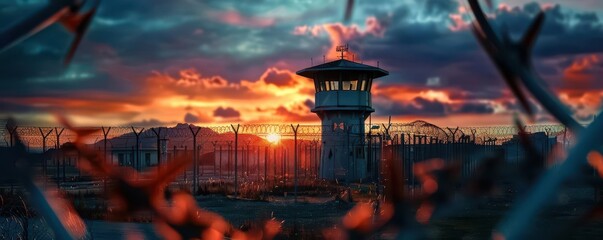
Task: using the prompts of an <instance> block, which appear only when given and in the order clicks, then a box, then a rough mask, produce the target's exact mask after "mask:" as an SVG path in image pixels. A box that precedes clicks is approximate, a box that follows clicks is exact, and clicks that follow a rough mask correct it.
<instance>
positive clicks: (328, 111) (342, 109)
mask: <svg viewBox="0 0 603 240" xmlns="http://www.w3.org/2000/svg"><path fill="white" fill-rule="evenodd" d="M338 51H341V53H342V55H341V59H339V60H337V61H332V62H328V63H324V64H320V65H317V66H313V67H310V68H306V69H303V70H300V71H298V72H297V74H298V75H301V76H304V77H307V78H311V79H313V80H314V86H315V89H316V95H315V106H314V108H313V109H312V112H314V113H316V114H317V115H318V117H320V119H321V121H322V128H323V129H322V136H321V137H322V143H323V149H322V150H323V153H322V158H321V161H320V173H319V175H320V177H321V178H324V179H331V180H333V179H346V180H358V179H363V178H366V177H367V176H369V171H372V170H373V167H371V166H373V164H372V163H371V162H370V161H369V158H368V157H367V156H368V154H367V153H366V151H367V148H366V147H365V144H364V143H365V137H364V133H365V131H364V121H365V120H366V119H367V118H368V117H369V115H370V114H371V113H372V112H374V111H375V109H373V107H372V103H371V85H372V83H373V79H375V78H379V77H383V76H387V75H388V74H389V73H388V72H387V71H385V70H383V69H381V68H378V67H373V66H369V65H365V64H360V63H356V62H353V61H348V60H346V59H344V58H343V52H345V51H347V47H345V48H343V47H338Z"/></svg>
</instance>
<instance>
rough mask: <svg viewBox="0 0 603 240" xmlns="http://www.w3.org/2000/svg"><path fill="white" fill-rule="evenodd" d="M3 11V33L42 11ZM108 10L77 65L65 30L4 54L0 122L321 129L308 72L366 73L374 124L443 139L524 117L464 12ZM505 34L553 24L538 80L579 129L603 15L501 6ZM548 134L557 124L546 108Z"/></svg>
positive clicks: (602, 48)
mask: <svg viewBox="0 0 603 240" xmlns="http://www.w3.org/2000/svg"><path fill="white" fill-rule="evenodd" d="M45 3H46V1H39V0H0V22H2V23H3V24H2V25H1V26H0V28H2V27H5V26H7V25H6V24H4V23H10V22H14V21H17V20H20V19H22V18H23V17H25V16H27V15H29V14H31V13H33V12H34V11H35V10H37V9H39V8H40V7H42V6H44V4H45ZM345 3H346V1H344V0H292V1H281V0H254V1H226V0H217V1H194V0H172V1H166V0H127V1H112V0H109V1H103V2H102V3H101V7H100V9H99V12H98V13H97V16H96V18H95V19H94V22H93V23H92V26H91V28H90V30H89V32H88V34H87V36H86V38H85V39H84V41H83V42H82V44H81V45H80V48H79V50H78V52H77V54H76V56H75V58H74V60H73V62H72V64H71V65H70V66H69V67H68V68H65V67H63V64H62V61H63V57H64V55H65V52H66V49H67V47H68V45H69V44H70V42H71V40H72V36H70V35H69V34H68V33H67V32H66V31H65V30H64V29H63V28H62V27H61V26H60V25H56V24H55V25H53V26H51V27H49V28H48V29H46V30H44V31H42V32H40V33H39V34H37V35H35V36H33V37H31V38H29V39H27V40H26V41H24V42H21V43H20V44H19V45H16V46H14V47H13V48H11V49H9V50H7V51H5V52H2V53H0V63H1V64H0V74H1V77H0V82H1V84H2V85H1V87H0V118H6V117H8V116H13V117H15V118H17V120H19V121H21V122H24V123H25V124H28V125H32V124H42V125H52V124H53V121H54V119H53V115H52V114H53V113H54V112H64V113H67V114H68V115H69V116H71V118H72V119H73V120H75V121H76V122H78V123H79V124H83V125H138V126H158V125H169V126H172V125H175V124H176V123H179V122H180V123H181V122H188V123H195V124H201V125H202V124H225V123H258V122H262V123H281V122H298V123H318V121H319V119H318V117H317V116H316V115H315V114H313V113H311V112H310V110H309V109H310V108H311V107H312V106H313V105H314V102H313V99H314V89H313V83H312V82H311V81H310V80H309V79H305V78H303V77H299V76H296V75H295V72H296V71H297V70H300V69H303V68H306V67H310V59H311V58H313V60H314V64H317V63H322V59H323V55H326V57H327V61H329V60H334V59H335V56H336V54H337V53H336V52H335V51H334V48H335V46H336V45H339V44H345V43H348V44H349V45H350V48H351V50H352V51H353V52H354V53H355V56H356V59H357V60H358V59H359V60H361V61H362V62H363V63H365V64H370V65H377V61H379V62H380V67H381V68H384V69H386V70H388V71H389V72H390V75H389V76H387V77H384V78H380V79H378V80H377V81H375V82H374V85H373V91H372V94H373V107H374V108H375V109H376V112H375V113H374V114H373V121H384V120H385V119H386V118H387V116H389V115H391V116H392V118H393V120H395V121H397V122H408V121H413V120H417V119H423V120H426V121H429V122H433V123H436V124H439V125H443V126H457V125H461V126H467V125H498V124H509V123H510V122H511V119H512V115H513V113H514V112H516V111H518V110H519V107H518V104H517V103H516V102H515V100H514V98H513V96H512V95H511V94H510V92H509V91H508V88H507V86H506V85H505V84H504V82H503V80H502V79H501V77H500V76H499V74H498V72H497V71H496V69H495V68H494V65H493V64H492V62H491V61H490V60H489V59H488V58H487V56H486V55H485V53H484V52H483V51H482V49H481V48H480V47H479V46H478V44H477V42H476V40H475V39H474V37H473V35H472V33H471V32H470V31H469V28H468V26H469V25H468V24H469V22H470V20H471V16H470V15H469V14H468V12H467V11H466V8H465V2H464V1H463V2H459V1H457V0H420V1H419V0H395V1H373V0H357V1H356V5H355V6H356V7H355V8H354V13H353V16H352V20H351V21H350V22H349V23H347V24H344V23H342V20H343V12H344V10H345ZM496 6H497V8H496V9H495V10H492V11H491V12H490V15H491V17H492V18H493V19H492V20H493V22H494V24H496V25H497V26H499V27H500V26H503V25H505V26H507V28H508V29H509V31H510V32H511V34H512V35H513V36H514V37H518V36H520V34H521V33H522V32H523V31H524V30H525V29H526V27H527V26H528V24H529V22H530V20H531V19H532V17H533V16H534V15H535V13H537V12H538V10H539V9H544V10H545V11H546V16H547V18H546V21H545V24H544V28H543V31H542V33H541V35H540V38H539V39H538V41H537V43H536V47H535V51H534V54H535V56H536V57H535V62H534V64H535V67H536V69H537V70H538V73H539V74H540V75H541V76H542V78H543V79H545V80H546V84H547V85H548V87H550V88H551V89H553V90H554V91H555V92H556V93H557V94H558V96H559V97H560V98H561V99H562V100H563V101H564V102H565V103H567V104H568V105H569V106H570V109H571V110H572V112H574V114H575V116H576V118H577V119H580V120H583V121H590V119H592V114H595V113H597V109H598V108H599V106H600V105H601V100H602V99H603V74H602V73H603V53H602V52H603V20H602V18H603V1H601V0H578V1H571V0H549V1H537V2H532V1H527V0H507V1H498V2H497V3H496ZM537 109H538V111H537V112H538V114H537V116H536V118H535V120H536V122H550V121H551V120H552V119H551V118H550V117H549V116H548V115H546V114H543V112H542V109H541V108H540V107H537Z"/></svg>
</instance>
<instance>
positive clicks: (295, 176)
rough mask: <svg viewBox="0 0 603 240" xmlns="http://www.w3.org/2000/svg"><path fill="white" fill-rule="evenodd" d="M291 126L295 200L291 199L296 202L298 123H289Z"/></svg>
mask: <svg viewBox="0 0 603 240" xmlns="http://www.w3.org/2000/svg"><path fill="white" fill-rule="evenodd" d="M291 128H292V129H293V145H294V147H293V165H294V166H293V171H294V172H293V178H294V179H295V180H294V181H295V183H294V185H295V186H294V190H293V196H294V197H295V200H293V201H294V202H295V203H297V164H298V163H297V130H298V129H299V124H297V125H296V126H293V124H291Z"/></svg>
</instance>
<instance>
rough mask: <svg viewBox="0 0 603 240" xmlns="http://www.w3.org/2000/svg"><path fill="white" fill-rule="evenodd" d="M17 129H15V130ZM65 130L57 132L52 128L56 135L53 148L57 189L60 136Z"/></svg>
mask: <svg viewBox="0 0 603 240" xmlns="http://www.w3.org/2000/svg"><path fill="white" fill-rule="evenodd" d="M16 128H17V127H15V129H16ZM64 130H65V128H61V131H59V130H58V129H57V128H56V127H55V128H54V133H55V135H56V138H57V141H56V142H55V144H54V146H55V150H56V153H55V160H56V168H57V169H56V177H57V179H56V181H57V188H58V187H59V175H60V170H59V147H60V146H61V134H63V131H64Z"/></svg>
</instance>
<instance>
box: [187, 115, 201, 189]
mask: <svg viewBox="0 0 603 240" xmlns="http://www.w3.org/2000/svg"><path fill="white" fill-rule="evenodd" d="M188 129H189V130H191V133H192V134H193V164H194V166H193V178H194V179H193V195H194V194H195V193H196V192H197V191H198V190H199V189H198V188H199V168H198V167H199V159H198V156H197V134H199V130H201V128H200V127H197V130H193V127H192V125H188Z"/></svg>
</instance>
